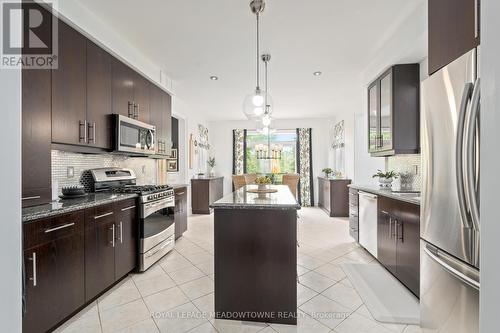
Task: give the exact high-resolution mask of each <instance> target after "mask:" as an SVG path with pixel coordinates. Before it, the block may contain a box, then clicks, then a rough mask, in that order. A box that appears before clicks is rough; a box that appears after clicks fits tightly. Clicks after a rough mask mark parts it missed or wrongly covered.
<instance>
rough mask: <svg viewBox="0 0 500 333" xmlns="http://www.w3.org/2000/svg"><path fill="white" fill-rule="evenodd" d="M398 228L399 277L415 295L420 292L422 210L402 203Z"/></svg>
mask: <svg viewBox="0 0 500 333" xmlns="http://www.w3.org/2000/svg"><path fill="white" fill-rule="evenodd" d="M399 215H400V217H399V218H398V224H397V228H396V237H397V239H398V245H397V274H396V275H397V277H398V278H399V280H401V281H402V282H403V283H404V284H405V285H406V286H407V287H408V288H409V289H410V290H411V291H412V292H413V293H414V294H415V295H417V296H418V295H419V290H420V288H419V287H420V209H419V206H417V205H412V204H408V203H400V213H399Z"/></svg>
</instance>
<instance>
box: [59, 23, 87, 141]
mask: <svg viewBox="0 0 500 333" xmlns="http://www.w3.org/2000/svg"><path fill="white" fill-rule="evenodd" d="M85 50H86V39H85V37H83V36H82V35H81V34H80V33H78V32H77V31H76V30H74V29H73V28H71V27H69V26H68V25H67V24H65V23H63V22H61V21H59V58H58V59H59V68H57V69H53V70H52V142H56V143H65V144H87V136H86V132H87V129H86V126H85V125H86V124H85V120H86V115H87V107H86V101H87V98H86V88H87V87H86V73H87V68H86V56H85Z"/></svg>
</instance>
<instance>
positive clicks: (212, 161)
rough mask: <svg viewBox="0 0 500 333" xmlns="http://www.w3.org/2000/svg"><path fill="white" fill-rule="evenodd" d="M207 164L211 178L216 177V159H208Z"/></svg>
mask: <svg viewBox="0 0 500 333" xmlns="http://www.w3.org/2000/svg"><path fill="white" fill-rule="evenodd" d="M207 164H208V166H209V167H210V173H209V175H210V177H213V176H215V171H214V168H215V164H216V163H215V157H209V158H208V161H207Z"/></svg>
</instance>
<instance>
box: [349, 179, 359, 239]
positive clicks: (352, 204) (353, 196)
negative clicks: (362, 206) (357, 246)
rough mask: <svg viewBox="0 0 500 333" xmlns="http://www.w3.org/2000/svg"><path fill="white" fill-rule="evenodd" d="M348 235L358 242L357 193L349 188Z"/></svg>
mask: <svg viewBox="0 0 500 333" xmlns="http://www.w3.org/2000/svg"><path fill="white" fill-rule="evenodd" d="M349 235H351V237H352V238H354V240H355V241H356V242H359V193H358V190H357V189H355V188H349Z"/></svg>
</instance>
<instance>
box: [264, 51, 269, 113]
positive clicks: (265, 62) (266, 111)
mask: <svg viewBox="0 0 500 333" xmlns="http://www.w3.org/2000/svg"><path fill="white" fill-rule="evenodd" d="M267 62H268V61H267V60H266V61H264V64H265V68H266V72H265V75H266V76H265V80H266V82H265V88H264V89H265V90H266V92H265V93H266V96H265V112H264V113H265V114H267V113H268V110H267V91H268V90H267V88H268V87H267Z"/></svg>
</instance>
